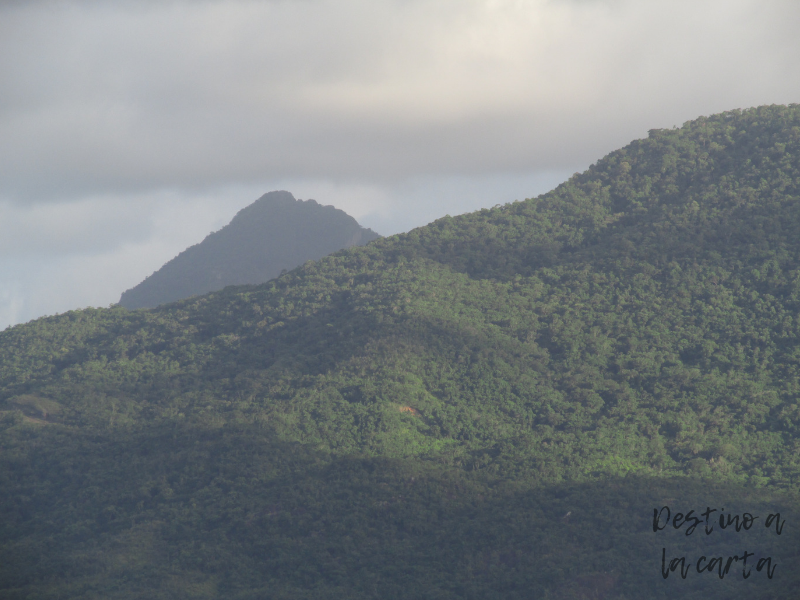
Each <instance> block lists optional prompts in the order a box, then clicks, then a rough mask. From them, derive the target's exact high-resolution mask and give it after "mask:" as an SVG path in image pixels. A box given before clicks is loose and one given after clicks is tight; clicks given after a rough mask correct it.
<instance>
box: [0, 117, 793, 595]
mask: <svg viewBox="0 0 800 600" xmlns="http://www.w3.org/2000/svg"><path fill="white" fill-rule="evenodd" d="M798 232H800V106H790V107H785V106H773V107H762V108H758V109H752V110H747V111H734V112H729V113H724V114H721V115H717V116H713V117H709V118H701V119H698V120H696V121H693V122H690V123H687V124H686V125H684V126H683V127H682V128H680V129H674V130H654V131H651V132H650V135H649V137H648V138H647V139H644V140H638V141H635V142H633V143H632V144H630V145H629V146H627V147H625V148H623V149H621V150H619V151H616V152H613V153H612V154H610V155H608V156H607V157H605V158H603V159H602V160H600V161H598V163H597V164H595V165H593V166H592V167H591V168H590V169H589V170H588V171H586V172H585V173H583V174H579V175H576V176H575V177H573V178H572V179H570V180H569V181H567V182H566V183H564V184H562V185H561V186H559V187H558V188H557V189H555V190H554V191H552V192H550V193H549V194H545V195H543V196H540V197H539V198H535V199H530V200H526V201H524V202H518V203H513V204H508V205H505V206H498V207H495V208H494V209H492V210H483V211H480V212H476V213H472V214H469V215H463V216H460V217H456V218H451V217H446V218H444V219H440V220H438V221H436V222H434V223H432V224H431V225H429V226H427V227H424V228H420V229H416V230H414V231H411V232H409V233H407V234H403V235H399V236H394V237H391V238H385V239H381V240H378V241H376V242H373V243H372V244H370V245H368V246H366V247H361V248H352V249H350V250H346V251H343V252H340V253H338V254H336V255H333V256H330V257H328V258H325V259H323V260H320V261H318V262H315V263H307V264H305V265H304V266H302V267H300V268H298V269H296V270H294V271H291V272H289V273H287V274H285V275H283V276H281V277H280V278H278V279H277V280H275V281H272V282H270V283H267V284H265V285H260V286H247V287H231V288H226V289H225V290H223V291H220V292H217V293H213V294H210V295H207V296H203V297H198V298H192V299H189V300H185V301H182V302H177V303H174V304H170V305H166V306H162V307H160V308H158V309H155V310H138V311H128V310H126V309H124V308H121V307H116V308H112V309H104V310H100V309H90V310H84V311H74V312H71V313H67V314H64V315H60V316H56V317H50V318H46V319H40V320H38V321H34V322H32V323H28V324H26V325H21V326H17V327H14V328H11V329H7V330H6V331H5V332H2V333H0V410H3V411H4V412H3V413H2V414H0V420H2V427H3V432H2V434H0V514H4V515H8V517H7V518H6V519H5V520H4V521H3V522H2V525H0V527H2V530H0V539H2V540H7V541H6V543H5V544H3V545H2V548H0V565H2V566H0V597H2V598H56V597H59V596H60V597H62V598H129V597H130V598H145V597H152V598H158V597H164V598H174V597H185V598H217V597H219V598H339V597H342V598H348V597H349V598H533V597H535V598H565V599H566V598H586V599H589V598H609V599H610V598H619V599H621V598H629V599H633V598H644V597H647V598H659V597H663V598H701V597H702V598H792V597H794V595H793V590H794V589H796V586H797V584H798V583H800V581H799V580H798V579H799V578H800V575H799V574H798V573H797V572H796V569H794V568H792V567H791V566H790V565H792V564H796V563H797V560H798V558H800V544H799V543H798V541H800V540H798V534H797V532H796V528H797V525H798V524H799V523H800V521H799V520H798V518H797V517H798V515H797V508H798V500H797V492H798V488H800V436H799V434H800V403H799V401H798V390H799V389H800V345H798V341H799V338H800V317H798V308H800V237H798ZM662 505H670V506H671V507H672V508H674V509H676V510H682V511H683V512H686V511H687V510H691V509H695V510H697V511H698V512H699V511H702V510H704V509H705V508H706V507H707V506H711V507H718V508H722V507H725V508H726V509H727V511H728V512H729V511H739V512H742V511H750V512H752V513H754V514H759V515H761V518H762V520H763V519H765V518H766V515H767V514H768V513H770V512H781V513H782V515H783V518H785V519H786V522H787V524H786V529H785V530H784V532H783V533H782V535H781V536H777V535H772V536H770V535H768V532H765V531H764V530H763V528H760V529H759V531H760V532H761V533H759V534H758V535H756V533H755V532H751V533H747V534H745V533H744V532H742V533H739V534H735V533H730V532H724V533H725V534H726V535H722V534H720V535H719V536H702V537H700V536H693V537H685V536H680V537H676V535H675V533H676V532H670V536H671V537H667V532H660V533H659V534H657V535H655V534H654V533H653V532H652V528H649V527H650V525H649V522H648V519H652V511H653V508H655V507H660V506H662ZM762 522H763V521H762ZM648 528H649V529H648ZM662 534H663V535H662ZM759 536H760V537H759ZM665 540H666V541H665ZM682 544H683V545H684V546H681V545H682ZM687 544H688V546H687ZM673 545H674V546H675V548H676V555H677V554H678V551H677V548H679V547H685V548H686V551H685V553H686V554H687V556H688V558H689V560H691V559H692V557H695V558H696V557H697V555H699V554H708V555H711V554H713V555H715V556H716V555H717V554H719V555H724V556H727V555H733V554H740V553H741V552H742V551H743V550H744V549H745V546H747V549H748V550H749V551H751V552H753V551H758V552H761V553H763V555H764V556H769V555H770V552H771V553H772V554H771V556H773V557H774V558H775V559H776V560H777V561H778V563H779V567H778V570H777V574H776V576H775V578H774V579H773V580H768V579H767V578H766V576H765V575H764V574H763V573H755V574H754V575H753V576H752V577H751V578H750V579H748V580H747V581H743V580H742V579H741V577H739V578H738V579H735V578H731V577H727V578H726V579H724V580H719V579H718V578H717V577H716V575H708V574H706V575H704V576H700V575H697V574H696V573H695V574H694V576H692V575H690V576H689V577H688V578H687V579H686V580H685V581H684V580H680V579H679V578H677V576H675V575H674V574H673V575H671V576H670V577H669V579H668V580H666V581H664V580H663V578H662V577H661V575H660V574H659V568H660V565H661V548H662V547H665V546H666V547H668V549H669V551H670V552H672V546H673ZM759 556H760V555H759Z"/></svg>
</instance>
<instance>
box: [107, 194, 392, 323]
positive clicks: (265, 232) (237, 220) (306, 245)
mask: <svg viewBox="0 0 800 600" xmlns="http://www.w3.org/2000/svg"><path fill="white" fill-rule="evenodd" d="M378 237H380V236H379V235H378V234H377V233H375V232H374V231H372V230H371V229H364V228H363V227H361V226H360V225H359V224H358V223H357V222H356V220H355V219H354V218H353V217H351V216H350V215H348V214H347V213H345V212H344V211H341V210H338V209H336V208H334V207H333V206H321V205H319V204H317V202H315V201H314V200H306V201H303V200H295V199H294V196H292V195H291V194H290V193H289V192H269V193H268V194H264V195H263V196H262V197H261V198H259V199H258V200H256V201H255V202H253V204H251V205H250V206H248V207H246V208H243V209H242V210H240V211H239V212H238V213H237V214H236V216H235V217H234V218H233V220H232V221H231V222H230V223H229V224H228V225H226V226H225V227H223V228H222V229H220V230H219V231H215V232H213V233H210V234H209V235H208V236H207V237H206V239H204V240H203V241H202V242H200V243H199V244H195V245H194V246H192V247H190V248H187V249H186V250H184V251H183V252H181V253H180V254H179V255H178V256H176V257H175V258H173V259H172V260H171V261H169V262H168V263H166V264H165V265H164V266H163V267H161V268H160V269H159V270H158V271H156V272H155V273H153V274H152V275H150V276H149V277H147V278H146V279H145V280H144V281H142V282H141V283H140V284H139V285H137V286H135V287H133V288H131V289H129V290H127V291H126V292H124V293H123V294H122V298H120V304H121V305H122V306H124V307H125V308H131V309H133V308H152V307H154V306H158V305H159V304H165V303H167V302H174V301H175V300H183V299H184V298H189V297H191V296H197V295H200V294H206V293H208V292H214V291H217V290H221V289H222V288H224V287H226V286H229V285H242V284H248V283H264V282H266V281H268V280H270V279H274V278H275V277H277V276H278V275H280V274H281V272H282V271H287V270H289V269H294V268H295V267H297V266H299V265H302V264H303V263H304V262H306V261H309V260H317V259H320V258H322V257H323V256H327V255H328V254H332V253H333V252H336V251H337V250H341V249H343V248H350V247H351V246H363V245H364V244H366V243H367V242H371V241H372V240H374V239H377V238H378Z"/></svg>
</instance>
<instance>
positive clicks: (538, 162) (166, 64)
mask: <svg viewBox="0 0 800 600" xmlns="http://www.w3.org/2000/svg"><path fill="white" fill-rule="evenodd" d="M799 23H800V2H798V1H797V0H686V1H684V0H516V1H512V0H508V1H505V0H494V1H488V0H482V1H479V0H420V1H417V0H394V1H384V0H336V1H317V0H254V1H241V2H240V1H234V0H186V1H180V0H175V1H156V0H152V1H146V0H138V1H130V2H128V1H125V0H116V1H113V0H107V1H101V0H94V1H92V0H85V1H72V2H69V1H63V2H59V1H53V2H49V1H45V0H42V1H35V0H34V1H31V0H28V1H25V2H23V1H18V2H15V1H10V2H9V1H2V0H0V328H3V327H5V326H6V325H9V324H14V323H19V322H25V321H27V320H30V319H32V318H36V317H39V316H42V315H46V314H53V313H57V312H63V311H66V310H70V309H73V308H82V307H85V306H107V305H109V304H111V303H115V302H117V301H118V300H119V296H120V294H121V292H123V291H124V290H125V289H127V288H130V287H132V286H134V285H136V284H137V283H139V281H141V280H142V279H143V278H144V277H146V276H147V275H149V274H150V273H152V272H153V271H154V270H156V269H158V268H159V267H160V266H161V265H162V264H163V263H164V262H166V261H167V260H169V259H170V258H172V257H173V256H174V255H175V254H177V253H178V252H180V251H181V250H183V249H184V248H186V247H187V246H189V245H192V244H195V243H197V242H199V241H201V240H202V239H203V237H204V236H205V235H207V234H208V233H209V232H210V231H212V230H216V229H219V228H220V227H221V226H223V225H224V224H226V223H227V222H228V221H229V220H230V219H231V218H232V217H233V215H234V214H235V213H236V212H237V211H238V210H239V209H241V208H243V207H244V206H246V205H247V204H250V203H251V202H253V201H254V200H256V199H257V198H258V197H259V196H261V195H262V194H263V193H265V192H267V191H270V190H275V189H287V190H289V191H291V192H292V193H293V194H294V195H295V197H297V198H303V199H308V198H314V199H316V200H317V201H319V202H320V203H322V204H333V205H334V206H336V207H338V208H341V209H343V210H345V211H347V212H348V213H350V214H351V215H353V216H354V217H356V219H358V220H359V222H360V223H361V224H363V225H365V226H367V227H371V228H373V229H374V230H376V231H377V232H379V233H381V234H384V235H388V234H392V233H397V232H400V231H406V230H408V229H411V228H413V227H416V226H419V225H423V224H425V223H427V222H429V221H431V220H433V219H435V218H438V217H440V216H443V215H445V214H451V215H455V214H460V213H463V212H467V211H471V210H475V209H477V208H480V207H486V206H493V205H495V204H498V203H501V204H502V203H505V202H509V201H513V200H516V199H519V200H521V199H524V198H528V197H533V196H536V195H538V194H540V193H542V192H545V191H548V190H549V189H551V188H553V187H555V185H557V184H558V183H560V182H561V181H563V180H564V179H566V178H567V177H569V176H570V175H571V174H573V173H574V172H576V171H582V170H584V169H585V168H586V167H588V166H589V165H590V164H591V163H593V162H594V161H596V160H597V159H598V158H600V157H601V156H603V155H604V154H606V153H608V152H609V151H611V150H614V149H616V148H619V147H621V146H623V145H625V144H626V143H628V142H629V141H631V140H632V139H635V138H639V137H644V136H646V135H647V131H648V130H649V129H653V128H661V127H673V126H676V125H681V124H682V123H683V122H685V121H687V120H690V119H693V118H696V117H698V116H701V115H708V114H712V113H716V112H721V111H724V110H729V109H733V108H745V107H750V106H757V105H761V104H776V103H777V104H788V103H793V102H798V101H800V68H798V65H799V64H800V36H798V35H797V26H798V24H799Z"/></svg>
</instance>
